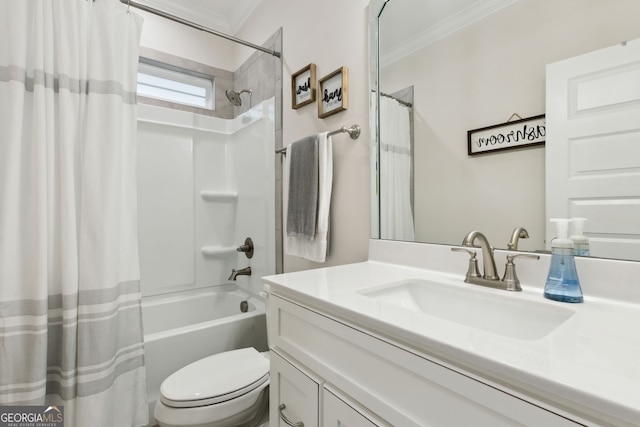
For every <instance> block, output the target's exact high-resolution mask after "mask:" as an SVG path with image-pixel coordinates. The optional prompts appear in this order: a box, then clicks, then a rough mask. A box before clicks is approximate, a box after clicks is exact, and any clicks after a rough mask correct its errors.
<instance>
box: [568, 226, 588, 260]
mask: <svg viewBox="0 0 640 427" xmlns="http://www.w3.org/2000/svg"><path fill="white" fill-rule="evenodd" d="M586 221H587V219H586V218H571V230H572V231H571V237H570V239H571V241H572V242H573V254H574V255H578V256H589V238H588V237H587V236H585V235H584V223H585V222H586Z"/></svg>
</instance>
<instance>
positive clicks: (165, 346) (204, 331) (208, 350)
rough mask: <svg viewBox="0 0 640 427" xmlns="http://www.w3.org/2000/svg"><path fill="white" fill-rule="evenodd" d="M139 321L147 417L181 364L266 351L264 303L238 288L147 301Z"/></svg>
mask: <svg viewBox="0 0 640 427" xmlns="http://www.w3.org/2000/svg"><path fill="white" fill-rule="evenodd" d="M243 301H247V302H248V311H247V312H245V313H243V312H241V309H240V305H241V303H242V302H243ZM142 321H143V326H144V345H145V364H146V371H147V394H148V396H147V398H148V401H149V409H150V417H152V416H153V407H154V405H155V402H156V399H157V398H158V395H159V392H160V384H161V383H162V381H164V379H165V378H167V377H168V376H169V375H171V374H172V373H173V372H175V371H177V370H178V369H180V368H182V367H183V366H186V365H188V364H189V363H191V362H195V361H196V360H199V359H202V358H203V357H207V356H210V355H212V354H216V353H220V352H223V351H227V350H233V349H237V348H243V347H255V348H256V349H257V350H259V351H266V350H267V349H268V348H267V330H266V314H265V306H264V302H263V301H261V300H260V299H258V298H255V297H252V296H251V295H250V294H249V293H246V292H245V291H243V290H242V289H241V288H238V287H237V286H236V285H222V286H214V287H211V288H206V289H200V290H194V291H185V292H177V293H174V294H168V295H159V296H152V297H145V298H143V299H142ZM152 425H153V423H152Z"/></svg>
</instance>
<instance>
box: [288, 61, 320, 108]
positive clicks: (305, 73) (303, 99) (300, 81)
mask: <svg viewBox="0 0 640 427" xmlns="http://www.w3.org/2000/svg"><path fill="white" fill-rule="evenodd" d="M315 100H316V64H309V65H307V66H306V67H304V68H302V69H300V70H298V71H296V72H295V73H293V74H292V75H291V108H293V109H294V110H296V109H298V108H300V107H302V106H304V105H307V104H311V103H312V102H315Z"/></svg>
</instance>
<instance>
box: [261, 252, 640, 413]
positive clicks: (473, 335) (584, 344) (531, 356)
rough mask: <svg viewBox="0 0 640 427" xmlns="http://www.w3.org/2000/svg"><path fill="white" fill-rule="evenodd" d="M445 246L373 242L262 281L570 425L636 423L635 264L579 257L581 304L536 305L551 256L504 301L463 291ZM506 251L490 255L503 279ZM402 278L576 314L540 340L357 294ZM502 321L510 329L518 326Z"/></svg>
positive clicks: (524, 267) (527, 263)
mask: <svg viewBox="0 0 640 427" xmlns="http://www.w3.org/2000/svg"><path fill="white" fill-rule="evenodd" d="M450 248H451V247H450V246H445V245H430V244H416V243H408V242H392V241H382V240H371V241H370V249H369V260H368V261H366V262H362V263H357V264H350V265H344V266H338V267H330V268H323V269H315V270H308V271H301V272H295V273H288V274H284V275H275V276H268V277H264V278H263V280H264V281H265V283H266V284H267V285H269V288H270V292H271V293H272V294H273V295H277V296H279V297H281V298H284V299H285V300H289V301H292V302H294V303H295V304H298V305H302V306H303V307H307V308H310V309H311V310H313V311H316V312H320V313H321V314H323V315H325V316H329V317H331V318H334V319H336V320H338V321H339V322H343V323H346V324H349V325H353V327H355V328H357V329H359V330H362V331H364V332H366V333H367V334H369V335H372V336H376V337H379V338H381V339H382V340H385V341H389V342H392V343H395V344H396V345H398V346H401V347H403V348H406V349H408V350H409V351H412V352H416V353H419V354H422V355H426V356H427V357H433V358H435V359H437V360H439V361H442V362H443V363H444V364H447V365H450V366H452V367H453V369H455V370H459V371H460V372H464V373H465V374H466V375H469V376H472V377H476V378H480V380H481V381H482V382H484V383H486V384H489V385H492V386H493V387H496V388H499V389H503V390H506V391H507V392H508V393H510V394H513V395H520V396H524V397H525V399H526V400H527V401H530V402H533V403H534V404H535V405H538V406H540V407H543V408H551V409H550V410H551V411H553V412H555V413H560V415H562V416H565V417H567V418H570V419H573V420H575V421H577V422H580V423H584V424H587V425H594V424H602V425H640V401H639V400H638V396H640V364H639V363H638V360H637V355H638V354H639V353H640V328H638V327H637V325H640V263H637V262H625V261H612V260H603V259H593V258H577V259H576V264H577V269H578V275H579V277H580V281H581V285H582V290H583V293H584V296H585V302H584V303H583V304H564V303H559V302H554V301H548V300H545V299H544V298H543V288H544V283H545V279H546V275H547V272H548V268H549V262H550V255H546V254H541V255H540V256H541V259H540V260H539V261H534V260H528V259H527V260H521V259H516V265H517V274H518V277H519V278H520V281H521V285H522V287H523V292H515V293H508V292H507V291H503V290H496V289H488V288H480V287H477V286H475V285H469V284H465V283H463V280H464V275H465V272H466V268H467V262H468V257H467V256H463V254H456V253H452V252H451V251H450ZM478 252H479V251H478ZM507 253H509V252H508V251H496V256H495V257H496V264H497V267H498V273H499V274H500V275H502V272H503V271H504V265H505V262H506V259H505V258H506V254H507ZM478 255H479V256H480V253H478ZM479 262H481V260H479ZM409 279H413V280H416V279H422V280H433V281H438V282H443V283H448V284H450V285H451V286H456V287H462V289H464V287H466V286H475V287H474V290H475V291H478V292H482V293H483V294H484V295H485V296H488V297H491V295H494V294H498V295H502V296H504V295H505V293H506V294H507V297H510V298H514V299H520V300H523V301H528V300H533V301H536V302H540V303H542V304H544V305H548V306H549V307H556V306H558V305H560V306H562V307H563V308H567V309H568V310H572V311H574V313H573V314H572V315H571V317H570V318H569V319H568V320H566V321H564V322H563V323H562V324H560V326H558V327H557V328H555V329H554V330H552V331H551V332H550V333H548V334H546V335H545V336H543V337H542V338H539V339H530V340H527V339H517V338H510V337H507V336H503V335H498V334H494V333H491V332H486V331H483V330H480V329H477V328H475V327H469V326H465V325H462V324H459V323H456V322H452V321H447V320H444V319H440V318H436V317H431V316H427V315H425V314H422V313H419V312H416V311H412V310H408V309H406V308H402V307H399V306H396V305H393V304H388V303H385V302H381V301H380V300H379V299H374V298H370V297H368V296H365V295H361V294H359V293H358V291H361V290H363V289H366V288H371V287H374V286H384V285H388V284H391V283H395V282H399V281H402V280H409ZM478 288H479V289H478ZM269 315H270V316H271V315H272V312H271V311H270V313H269ZM504 321H505V322H516V323H517V322H518V319H517V318H513V319H504ZM369 409H371V410H373V411H375V410H376V408H369Z"/></svg>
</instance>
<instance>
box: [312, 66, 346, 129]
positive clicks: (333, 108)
mask: <svg viewBox="0 0 640 427" xmlns="http://www.w3.org/2000/svg"><path fill="white" fill-rule="evenodd" d="M347 81H348V76H347V67H340V68H338V69H337V70H336V71H334V72H333V73H331V74H329V75H328V76H326V77H323V78H322V79H321V80H320V81H319V82H318V86H319V89H320V96H319V97H318V117H320V118H321V119H324V118H325V117H327V116H330V115H331V114H335V113H338V112H340V111H344V110H346V109H347V106H348V86H347Z"/></svg>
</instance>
